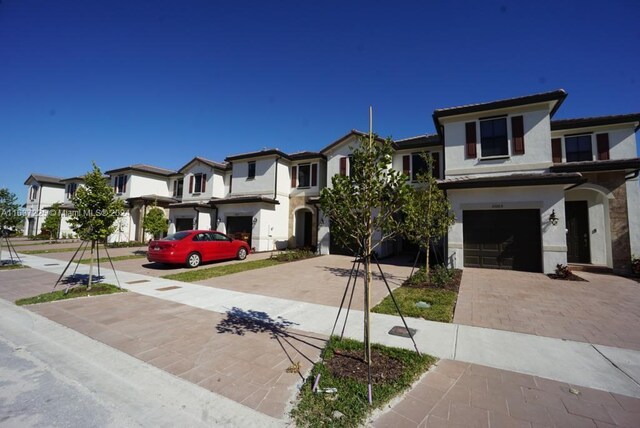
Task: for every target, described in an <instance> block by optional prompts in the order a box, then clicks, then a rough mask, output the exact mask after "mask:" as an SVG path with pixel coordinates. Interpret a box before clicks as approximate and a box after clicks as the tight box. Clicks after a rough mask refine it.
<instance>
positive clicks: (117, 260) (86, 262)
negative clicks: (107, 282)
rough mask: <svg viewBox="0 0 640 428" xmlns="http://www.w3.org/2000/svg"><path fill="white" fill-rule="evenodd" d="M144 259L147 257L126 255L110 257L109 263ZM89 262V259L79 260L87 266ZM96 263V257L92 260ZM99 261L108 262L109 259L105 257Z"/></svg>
mask: <svg viewBox="0 0 640 428" xmlns="http://www.w3.org/2000/svg"><path fill="white" fill-rule="evenodd" d="M145 257H147V256H146V255H141V254H128V255H126V256H115V257H111V261H112V262H119V261H122V260H132V259H144V258H145ZM90 261H91V259H82V260H80V263H82V264H85V265H88V264H89V262H90ZM97 261H98V259H97V258H96V257H94V258H93V262H94V263H96V262H97ZM100 261H101V262H108V261H109V258H108V257H106V256H104V255H103V256H102V257H100Z"/></svg>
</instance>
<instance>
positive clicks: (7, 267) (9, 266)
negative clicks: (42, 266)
mask: <svg viewBox="0 0 640 428" xmlns="http://www.w3.org/2000/svg"><path fill="white" fill-rule="evenodd" d="M28 267H29V266H27V265H23V264H21V263H16V264H13V265H4V266H0V271H2V270H14V269H25V268H28Z"/></svg>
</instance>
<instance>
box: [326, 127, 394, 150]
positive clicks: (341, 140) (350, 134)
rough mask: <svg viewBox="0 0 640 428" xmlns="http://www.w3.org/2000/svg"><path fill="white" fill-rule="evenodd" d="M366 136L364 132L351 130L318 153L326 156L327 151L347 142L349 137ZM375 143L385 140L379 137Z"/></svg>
mask: <svg viewBox="0 0 640 428" xmlns="http://www.w3.org/2000/svg"><path fill="white" fill-rule="evenodd" d="M367 136H369V134H368V133H366V132H362V131H358V130H357V129H352V130H351V131H349V132H348V133H347V134H345V135H343V136H342V137H340V138H338V139H337V140H336V141H334V142H333V143H331V144H329V145H328V146H327V147H325V148H324V149H322V150H320V153H322V154H326V153H327V152H328V151H329V150H331V149H333V148H334V147H337V146H339V145H340V144H342V143H344V142H345V141H346V140H348V139H349V138H351V137H367ZM376 141H380V142H384V141H385V139H384V138H380V137H376Z"/></svg>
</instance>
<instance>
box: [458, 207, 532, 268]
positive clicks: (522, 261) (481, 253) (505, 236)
mask: <svg viewBox="0 0 640 428" xmlns="http://www.w3.org/2000/svg"><path fill="white" fill-rule="evenodd" d="M540 233H541V232H540V212H539V210H495V211H490V210H484V211H476V210H471V211H464V212H463V240H464V266H468V267H483V268H493V269H516V270H524V271H533V272H540V271H541V266H542V260H541V258H542V255H541V247H540V245H541V238H540V236H541V235H540Z"/></svg>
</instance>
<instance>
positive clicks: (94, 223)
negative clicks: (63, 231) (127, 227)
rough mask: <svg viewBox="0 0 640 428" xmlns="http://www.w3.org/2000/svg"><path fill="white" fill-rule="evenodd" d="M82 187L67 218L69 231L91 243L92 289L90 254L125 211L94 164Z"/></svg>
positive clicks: (89, 285) (89, 286) (91, 264)
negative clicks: (71, 212) (69, 226)
mask: <svg viewBox="0 0 640 428" xmlns="http://www.w3.org/2000/svg"><path fill="white" fill-rule="evenodd" d="M84 183H85V185H84V186H83V187H80V188H79V189H78V191H77V192H76V194H75V196H74V197H73V199H72V202H73V204H74V206H75V210H74V211H73V214H72V215H71V217H70V218H69V224H70V225H71V229H72V230H73V231H74V232H75V233H76V234H77V235H78V236H79V237H80V239H82V240H83V241H91V256H90V264H89V282H88V285H87V289H88V290H90V289H91V282H92V275H93V253H94V250H95V247H96V245H97V243H100V242H105V241H106V239H107V237H108V236H109V235H110V234H111V233H113V231H114V223H115V221H116V220H117V219H118V217H120V215H121V214H122V212H123V211H124V202H123V201H122V200H120V199H118V198H116V196H115V193H114V192H113V189H112V188H111V186H109V184H108V183H107V181H106V180H105V178H104V176H103V175H102V171H100V168H98V166H97V165H96V164H95V163H94V164H93V171H90V172H88V173H87V174H86V175H85V176H84Z"/></svg>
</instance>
